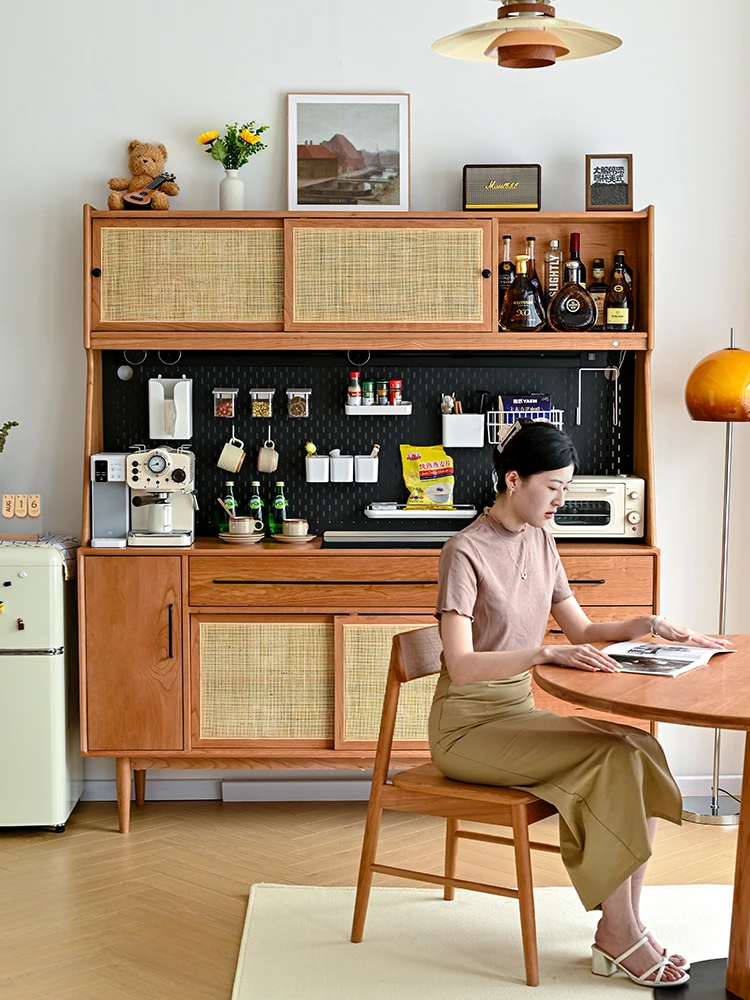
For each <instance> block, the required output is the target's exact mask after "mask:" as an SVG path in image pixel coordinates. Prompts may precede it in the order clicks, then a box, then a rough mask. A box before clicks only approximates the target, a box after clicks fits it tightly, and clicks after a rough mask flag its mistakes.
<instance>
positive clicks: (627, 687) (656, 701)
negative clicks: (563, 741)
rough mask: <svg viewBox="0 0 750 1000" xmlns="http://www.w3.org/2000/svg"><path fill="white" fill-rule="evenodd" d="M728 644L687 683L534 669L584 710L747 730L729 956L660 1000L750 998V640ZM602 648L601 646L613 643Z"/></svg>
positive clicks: (548, 687) (546, 686) (699, 969)
mask: <svg viewBox="0 0 750 1000" xmlns="http://www.w3.org/2000/svg"><path fill="white" fill-rule="evenodd" d="M727 638H728V639H731V641H732V642H733V643H734V645H735V647H736V649H737V652H736V653H731V654H730V655H727V656H722V655H718V656H715V657H714V658H713V659H712V660H711V661H710V662H709V663H708V664H707V665H706V666H703V667H698V668H696V669H695V670H690V671H688V673H686V674H681V675H680V676H679V677H648V676H646V675H645V674H605V673H590V672H587V671H583V670H569V669H567V668H563V667H552V666H546V665H544V666H537V667H535V668H534V677H535V679H536V682H537V684H538V685H539V687H540V688H542V689H543V690H544V691H547V692H548V693H549V694H552V695H554V696H555V697H556V698H562V699H563V700H564V701H570V702H573V703H574V704H576V705H583V706H585V707H586V708H595V709H599V710H600V711H605V712H612V713H613V714H616V715H626V716H630V717H631V718H637V719H650V720H652V721H655V722H674V723H677V724H679V725H683V726H684V725H687V726H706V727H708V728H710V729H717V728H718V729H741V730H744V732H745V734H746V736H745V763H744V771H743V778H742V806H741V809H740V825H739V832H738V837H737V860H736V863H735V874H734V902H733V904H732V930H731V935H730V939H729V957H728V959H727V960H726V961H724V960H719V961H712V962H696V963H694V964H693V965H692V968H691V970H690V977H691V978H690V982H689V983H688V984H687V986H685V987H683V988H682V989H680V990H678V991H675V990H674V989H671V990H670V989H661V990H660V989H657V990H656V991H655V996H656V997H660V998H661V997H667V996H668V995H671V996H673V997H674V996H677V995H679V996H680V997H686V998H687V997H689V998H690V1000H698V998H701V1000H709V998H710V1000H719V998H721V1000H725V998H726V997H727V992H725V990H726V991H728V993H729V995H730V996H735V997H740V998H741V1000H750V737H749V736H748V735H747V734H748V732H749V731H750V635H730V636H727ZM645 641H653V640H645ZM597 645H598V646H599V647H600V648H601V647H603V646H605V645H607V643H597ZM696 919H700V918H699V917H698V915H696Z"/></svg>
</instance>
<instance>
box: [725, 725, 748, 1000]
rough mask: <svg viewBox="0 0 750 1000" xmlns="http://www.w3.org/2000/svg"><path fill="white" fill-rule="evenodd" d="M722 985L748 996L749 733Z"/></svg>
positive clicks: (746, 739)
mask: <svg viewBox="0 0 750 1000" xmlns="http://www.w3.org/2000/svg"><path fill="white" fill-rule="evenodd" d="M726 988H727V990H729V992H730V993H732V994H733V995H734V996H737V997H743V998H746V997H750V733H745V767H744V771H743V775H742V805H741V806H740V829H739V833H738V835H737V857H736V861H735V869H734V902H733V904H732V929H731V932H730V935H729V958H728V959H727V979H726Z"/></svg>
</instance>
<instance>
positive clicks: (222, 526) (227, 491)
mask: <svg viewBox="0 0 750 1000" xmlns="http://www.w3.org/2000/svg"><path fill="white" fill-rule="evenodd" d="M224 503H225V504H226V505H227V507H228V508H229V509H230V510H231V512H232V513H233V514H234V516H235V517H236V516H237V501H236V500H235V498H234V482H233V481H232V480H227V481H226V482H225V483H224ZM219 531H220V532H221V533H222V534H226V533H227V532H228V531H229V523H228V521H227V519H226V518H225V517H224V518H222V519H221V520H220V521H219Z"/></svg>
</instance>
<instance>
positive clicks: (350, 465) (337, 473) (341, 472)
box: [330, 455, 354, 483]
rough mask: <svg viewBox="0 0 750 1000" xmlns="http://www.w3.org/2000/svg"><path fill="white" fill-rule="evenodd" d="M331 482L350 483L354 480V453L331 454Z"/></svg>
mask: <svg viewBox="0 0 750 1000" xmlns="http://www.w3.org/2000/svg"><path fill="white" fill-rule="evenodd" d="M330 459H331V482H332V483H351V482H352V481H353V480H354V455H331V456H330Z"/></svg>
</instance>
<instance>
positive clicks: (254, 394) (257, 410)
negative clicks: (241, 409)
mask: <svg viewBox="0 0 750 1000" xmlns="http://www.w3.org/2000/svg"><path fill="white" fill-rule="evenodd" d="M275 392H276V390H275V389H251V390H250V416H251V417H271V416H273V394H274V393H275Z"/></svg>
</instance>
